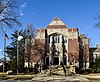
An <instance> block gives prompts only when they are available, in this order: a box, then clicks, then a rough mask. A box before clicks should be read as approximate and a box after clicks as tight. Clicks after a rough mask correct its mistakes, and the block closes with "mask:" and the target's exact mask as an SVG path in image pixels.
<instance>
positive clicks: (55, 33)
mask: <svg viewBox="0 0 100 82" xmlns="http://www.w3.org/2000/svg"><path fill="white" fill-rule="evenodd" d="M35 40H42V41H43V43H44V45H45V49H44V50H45V51H44V52H45V53H44V64H45V65H47V66H49V65H61V64H62V63H63V64H64V65H67V66H69V65H75V66H77V67H84V63H87V65H86V67H87V68H88V66H89V65H88V63H89V42H88V38H86V37H85V35H84V36H82V34H79V31H78V28H70V27H68V26H66V25H65V24H64V23H63V22H62V21H61V20H60V19H59V18H58V17H55V18H54V19H53V20H52V21H51V23H50V24H48V25H47V26H46V27H45V28H40V29H36V37H35ZM85 43H86V44H85ZM80 45H81V46H86V48H85V47H84V48H80V47H81V46H80ZM84 50H86V51H85V52H87V53H84V54H80V53H82V52H84ZM33 51H34V50H33ZM84 56H87V59H86V60H84V59H85V57H84ZM34 59H35V57H34V58H33V59H32V62H31V63H32V65H33V63H35V62H34ZM84 61H86V62H84ZM25 66H27V62H25Z"/></svg>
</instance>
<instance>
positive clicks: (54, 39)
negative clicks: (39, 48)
mask: <svg viewBox="0 0 100 82" xmlns="http://www.w3.org/2000/svg"><path fill="white" fill-rule="evenodd" d="M52 40H53V41H52V42H53V43H59V42H60V36H59V35H54V36H53V37H52Z"/></svg>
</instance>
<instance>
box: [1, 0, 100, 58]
mask: <svg viewBox="0 0 100 82" xmlns="http://www.w3.org/2000/svg"><path fill="white" fill-rule="evenodd" d="M16 1H17V4H18V7H19V8H18V10H17V11H16V12H17V13H18V14H19V15H20V16H21V17H20V19H19V20H20V22H21V23H22V26H20V27H15V28H18V29H24V28H25V27H26V25H27V24H30V23H32V24H33V26H34V28H35V29H36V28H45V27H46V26H47V25H48V24H49V23H50V22H51V21H52V20H53V19H54V18H55V17H56V16H57V17H59V18H60V19H61V20H62V21H63V22H64V23H65V24H66V26H67V27H68V28H78V29H79V33H80V34H86V36H87V37H88V38H89V39H90V46H92V47H94V46H95V45H96V44H99V45H100V41H99V40H100V32H99V31H100V29H98V28H95V27H94V25H95V23H96V22H97V21H96V19H95V17H96V15H97V13H98V14H99V13H100V0H16ZM13 31H14V29H9V30H6V32H7V34H8V37H9V40H7V45H9V43H10V42H11V40H10V37H11V33H13ZM0 37H1V38H0V56H2V54H3V49H4V36H3V35H2V33H1V34H0Z"/></svg>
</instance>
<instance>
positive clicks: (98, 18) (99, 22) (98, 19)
mask: <svg viewBox="0 0 100 82" xmlns="http://www.w3.org/2000/svg"><path fill="white" fill-rule="evenodd" d="M95 19H96V20H97V22H96V23H95V27H97V28H100V14H96V17H95Z"/></svg>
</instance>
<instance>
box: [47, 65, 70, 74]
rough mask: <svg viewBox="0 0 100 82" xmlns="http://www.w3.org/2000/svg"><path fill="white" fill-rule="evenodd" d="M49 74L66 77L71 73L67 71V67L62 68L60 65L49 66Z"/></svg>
mask: <svg viewBox="0 0 100 82" xmlns="http://www.w3.org/2000/svg"><path fill="white" fill-rule="evenodd" d="M48 71H49V73H50V74H51V75H52V74H53V75H63V76H67V75H69V74H71V71H70V70H69V68H68V66H64V67H62V66H61V65H51V66H49V70H48Z"/></svg>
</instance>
